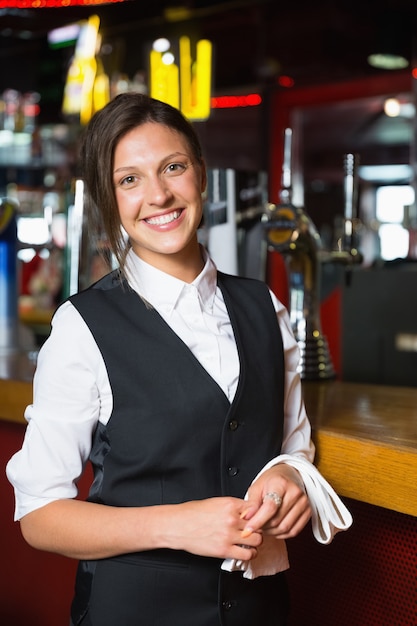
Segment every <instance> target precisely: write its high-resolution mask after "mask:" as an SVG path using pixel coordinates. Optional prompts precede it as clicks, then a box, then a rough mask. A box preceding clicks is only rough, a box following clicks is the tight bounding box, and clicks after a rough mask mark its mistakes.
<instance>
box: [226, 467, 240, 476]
mask: <svg viewBox="0 0 417 626" xmlns="http://www.w3.org/2000/svg"><path fill="white" fill-rule="evenodd" d="M227 471H228V474H229V476H237V474H239V470H238V468H237V467H228V468H227Z"/></svg>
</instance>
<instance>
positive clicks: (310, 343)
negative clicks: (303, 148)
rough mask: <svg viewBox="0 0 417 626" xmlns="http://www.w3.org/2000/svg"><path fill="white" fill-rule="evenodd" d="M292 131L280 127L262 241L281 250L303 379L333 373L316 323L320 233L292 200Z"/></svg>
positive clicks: (273, 248)
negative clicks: (273, 195) (272, 199)
mask: <svg viewBox="0 0 417 626" xmlns="http://www.w3.org/2000/svg"><path fill="white" fill-rule="evenodd" d="M291 144H292V130H291V129H290V128H287V129H285V137H284V161H283V168H282V190H281V192H280V203H278V204H275V203H268V204H267V205H266V207H265V211H264V215H263V216H262V222H263V225H264V228H265V236H266V241H267V245H268V247H269V248H270V249H272V250H275V251H276V252H278V253H280V254H281V255H282V256H283V258H284V260H285V266H286V271H287V277H288V288H289V297H288V303H289V304H288V313H289V316H290V321H291V327H292V330H293V333H294V336H295V339H296V341H297V343H298V346H299V349H300V357H301V358H300V365H299V373H300V376H301V378H303V379H306V380H309V379H310V380H319V379H330V378H334V377H335V371H334V368H333V364H332V360H331V357H330V352H329V347H328V343H327V339H326V337H325V336H324V335H323V333H322V329H321V322H320V260H321V254H322V252H323V247H322V243H321V238H320V235H319V233H318V231H317V229H316V227H315V225H314V223H313V222H312V220H311V219H310V217H309V216H308V215H307V213H306V212H305V211H304V209H303V208H301V207H296V206H294V204H293V203H292V164H291V153H292V146H291Z"/></svg>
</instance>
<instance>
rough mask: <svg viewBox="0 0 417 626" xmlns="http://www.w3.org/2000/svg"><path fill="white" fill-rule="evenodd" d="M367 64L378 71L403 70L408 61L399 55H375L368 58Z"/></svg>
mask: <svg viewBox="0 0 417 626" xmlns="http://www.w3.org/2000/svg"><path fill="white" fill-rule="evenodd" d="M368 63H369V65H372V67H376V68H377V69H379V70H403V69H404V68H406V67H408V65H409V61H408V60H407V59H406V58H405V57H404V56H402V55H401V54H389V53H381V52H379V53H376V54H370V55H369V56H368Z"/></svg>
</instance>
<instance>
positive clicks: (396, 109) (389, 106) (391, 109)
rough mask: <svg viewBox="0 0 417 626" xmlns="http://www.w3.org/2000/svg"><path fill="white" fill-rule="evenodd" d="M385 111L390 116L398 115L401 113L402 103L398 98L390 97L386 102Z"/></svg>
mask: <svg viewBox="0 0 417 626" xmlns="http://www.w3.org/2000/svg"><path fill="white" fill-rule="evenodd" d="M384 112H385V115H388V117H398V116H399V114H400V103H399V101H398V100H397V98H388V99H387V100H385V103H384Z"/></svg>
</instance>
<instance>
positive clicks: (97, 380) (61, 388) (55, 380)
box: [7, 250, 314, 519]
mask: <svg viewBox="0 0 417 626" xmlns="http://www.w3.org/2000/svg"><path fill="white" fill-rule="evenodd" d="M126 268H127V277H128V282H129V284H130V286H131V287H132V288H133V289H134V290H135V291H137V292H138V293H139V294H140V295H141V296H142V297H143V298H144V299H145V300H146V301H147V302H149V303H150V304H151V305H152V306H153V307H154V308H155V309H156V310H157V311H158V313H159V314H160V315H161V316H162V317H163V319H164V320H165V321H166V322H167V323H168V324H169V326H170V327H171V328H172V329H173V331H174V332H175V333H176V334H177V335H178V336H179V337H180V338H181V339H182V340H183V341H184V342H185V344H186V345H187V346H188V347H189V348H190V350H191V351H192V352H193V354H194V355H195V356H196V357H197V359H198V360H199V361H200V362H201V364H202V365H203V366H204V368H205V369H206V370H207V371H208V372H209V374H210V375H211V376H212V377H213V378H214V380H216V382H217V383H218V384H219V385H220V387H221V388H222V389H223V391H224V393H225V394H226V395H227V397H228V398H229V400H230V401H232V400H233V397H234V394H235V391H236V387H237V382H238V377H239V360H238V355H237V349H236V344H235V341H234V337H233V330H232V326H231V323H230V320H229V316H228V314H227V310H226V306H225V304H224V300H223V296H222V293H221V291H220V289H219V288H218V287H217V280H216V278H217V270H216V267H215V266H214V264H213V262H212V261H211V260H210V258H208V257H207V256H206V262H205V266H204V268H203V270H202V272H201V274H200V275H199V276H198V277H197V278H196V279H195V280H194V281H193V282H192V283H191V284H187V283H184V282H183V281H181V280H178V279H177V278H174V277H173V276H170V275H167V274H165V273H163V272H161V271H159V270H157V269H156V268H154V267H153V266H150V265H148V264H147V263H145V262H144V261H142V260H141V259H139V257H137V256H136V255H135V254H134V252H133V251H132V250H131V251H130V253H129V255H128V258H127V266H126ZM271 298H272V301H273V304H274V307H275V309H276V312H277V318H278V323H279V325H280V329H281V333H282V339H283V345H284V354H285V397H284V437H283V444H282V454H285V455H287V457H288V455H290V456H292V457H294V458H296V459H298V460H299V461H300V462H301V463H303V462H304V463H305V464H307V465H308V466H311V462H312V461H313V457H314V446H313V444H312V442H311V438H310V435H311V430H310V424H309V421H308V418H307V415H306V412H305V408H304V403H303V399H302V389H301V384H300V377H299V374H298V373H297V366H298V361H299V350H298V346H297V343H296V341H295V339H294V337H293V334H292V332H291V327H290V321H289V317H288V314H287V311H286V309H285V308H284V307H283V305H282V304H281V303H280V302H279V301H278V300H277V299H276V298H275V296H274V295H273V294H272V293H271ZM33 393H34V395H33V404H31V405H29V406H28V407H27V409H26V411H25V418H26V420H27V422H28V427H27V430H26V435H25V439H24V443H23V446H22V449H21V450H20V451H18V452H17V453H16V454H15V455H14V456H13V457H12V458H11V460H10V461H9V463H8V465H7V475H8V478H9V480H10V482H11V483H12V484H13V486H14V489H15V498H16V508H15V519H21V518H22V517H23V516H24V515H26V514H27V513H29V512H30V511H33V510H35V509H37V508H39V507H41V506H44V505H46V504H48V503H50V502H52V501H54V500H58V499H65V498H74V497H76V496H77V493H78V492H77V480H78V479H79V477H80V476H81V474H82V471H83V468H84V465H85V463H86V462H87V460H88V456H89V453H90V449H91V441H92V435H93V432H94V429H95V427H96V425H97V423H98V422H101V423H103V424H106V423H107V421H108V420H109V418H110V415H111V412H112V406H113V399H112V392H111V388H110V383H109V379H108V375H107V372H106V367H105V364H104V361H103V358H102V356H101V353H100V351H99V349H98V347H97V345H96V343H95V341H94V339H93V336H92V334H91V332H90V330H89V328H88V326H87V325H86V323H85V322H84V320H83V318H82V317H81V315H80V314H79V313H78V311H77V310H76V309H75V307H74V306H73V305H72V304H71V303H70V302H66V303H64V304H63V305H62V306H61V307H59V309H58V310H57V312H56V313H55V315H54V318H53V320H52V330H51V334H50V336H49V338H48V339H47V341H46V342H45V343H44V345H43V346H42V348H41V350H40V352H39V357H38V363H37V368H36V372H35V376H34V385H33ZM271 462H279V457H278V458H277V459H275V460H272V461H271Z"/></svg>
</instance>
